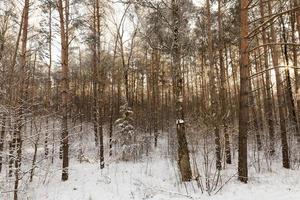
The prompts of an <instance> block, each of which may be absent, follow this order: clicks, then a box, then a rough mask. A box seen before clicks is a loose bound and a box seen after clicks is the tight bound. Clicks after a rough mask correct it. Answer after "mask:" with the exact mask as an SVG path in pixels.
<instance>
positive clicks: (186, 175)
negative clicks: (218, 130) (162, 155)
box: [171, 0, 192, 182]
mask: <svg viewBox="0 0 300 200" xmlns="http://www.w3.org/2000/svg"><path fill="white" fill-rule="evenodd" d="M171 6H172V8H171V9H172V18H173V27H172V28H173V51H172V58H173V66H172V72H173V89H174V95H175V96H174V97H175V101H176V104H175V109H176V131H177V140H178V165H179V169H180V173H181V179H182V181H184V182H185V181H190V180H191V179H192V170H191V165H190V156H189V150H188V144H187V139H186V135H185V121H184V110H183V105H184V104H183V78H182V73H181V64H180V62H181V49H180V48H181V47H180V46H181V45H180V38H181V37H180V30H181V23H180V22H181V20H182V19H181V17H180V16H181V13H180V12H181V10H180V5H179V2H178V1H177V0H172V3H171Z"/></svg>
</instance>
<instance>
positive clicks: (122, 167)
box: [0, 131, 300, 200]
mask: <svg viewBox="0 0 300 200" xmlns="http://www.w3.org/2000/svg"><path fill="white" fill-rule="evenodd" d="M172 133H173V132H172V131H171V132H170V135H169V136H168V137H170V136H171V139H170V138H169V139H170V140H171V141H169V143H170V144H169V146H168V145H167V143H168V141H167V140H168V138H167V134H161V136H160V138H159V141H158V142H159V143H158V147H157V149H154V150H152V151H151V152H150V153H149V156H146V155H145V156H144V157H143V158H142V159H140V160H138V161H135V162H134V161H131V162H125V161H118V160H116V159H113V158H108V155H107V153H108V151H107V149H106V157H105V159H106V160H105V168H104V169H103V170H100V167H99V161H98V160H97V159H96V158H95V157H96V156H95V155H94V153H95V151H96V150H95V148H94V146H93V137H92V134H91V135H90V137H89V138H85V139H84V144H83V146H84V151H85V156H86V158H89V159H88V160H89V162H82V163H79V161H78V159H77V154H78V152H77V150H78V144H75V143H74V142H75V141H76V140H75V138H71V141H70V142H71V144H72V145H71V149H70V157H71V160H70V168H69V172H70V175H69V180H68V181H66V182H62V181H61V160H59V159H58V158H55V160H54V164H51V159H49V160H45V161H41V162H39V165H38V168H36V169H35V176H34V181H33V182H32V183H30V182H29V181H28V179H27V177H24V178H23V180H22V182H21V185H20V190H21V191H20V192H19V199H21V200H23V199H24V200H25V199H30V200H286V199H288V200H299V199H300V170H299V169H298V170H287V169H283V168H282V167H281V162H280V157H278V158H276V159H275V160H274V161H272V163H271V169H272V170H271V171H270V170H268V168H270V167H268V166H267V165H266V162H265V160H264V157H263V156H261V166H260V172H258V170H257V166H256V167H254V166H255V163H254V164H251V166H249V182H248V184H243V183H240V182H239V181H238V180H237V177H236V176H235V175H236V172H237V158H236V156H235V158H234V159H233V161H234V162H233V164H232V165H227V166H226V169H225V170H222V171H221V184H220V185H219V186H218V187H217V189H216V190H214V191H212V192H211V195H209V194H208V192H207V191H204V192H203V193H202V192H201V189H199V188H198V186H197V183H196V181H193V182H191V183H180V178H179V173H178V168H177V164H176V161H175V159H174V156H175V155H176V148H173V147H174V144H173V143H172V137H176V135H175V136H174V135H173V134H172ZM106 139H107V138H106ZM173 139H174V138H173ZM189 141H190V144H193V143H192V142H191V141H198V139H197V138H193V140H191V139H189ZM41 145H43V144H41ZM105 145H106V146H107V141H105ZM199 146H200V147H199ZM190 147H191V146H190ZM193 148H194V147H193ZM201 148H202V147H201V144H198V149H196V150H194V149H193V151H196V152H197V153H196V156H197V158H196V160H197V165H198V169H199V171H200V175H201V178H202V179H201V180H202V183H203V184H204V185H205V178H203V176H204V161H203V156H202V154H201ZM212 149H213V146H212ZM249 149H251V148H249ZM190 150H191V149H190ZM172 151H173V152H172ZM38 152H40V154H39V156H38V160H41V156H42V155H43V148H42V146H41V147H40V148H39V149H38ZM210 152H211V155H214V151H213V150H212V151H210ZM250 152H251V151H250ZM278 152H280V151H279V149H278ZM191 153H192V150H191ZM31 154H32V152H31V149H28V150H26V151H25V150H24V155H31ZM191 155H192V154H191ZM28 158H29V161H30V157H28ZM24 161H25V160H24ZM252 161H253V155H251V156H249V163H252ZM191 162H192V163H194V160H193V156H191ZM209 162H210V163H209V164H210V165H212V166H213V165H214V159H210V160H209ZM29 164H30V162H29ZM249 165H250V164H249ZM22 166H23V171H26V169H28V167H30V165H29V166H26V164H25V163H24V164H23V165H22ZM5 170H6V171H7V169H5ZM193 170H194V168H193ZM3 175H4V176H5V173H2V174H0V192H3V193H0V200H10V199H12V193H9V192H7V191H9V190H10V188H12V187H13V183H14V182H13V180H14V179H13V178H12V179H11V181H9V182H3V180H7V176H6V177H4V176H3ZM210 178H212V176H211V177H210Z"/></svg>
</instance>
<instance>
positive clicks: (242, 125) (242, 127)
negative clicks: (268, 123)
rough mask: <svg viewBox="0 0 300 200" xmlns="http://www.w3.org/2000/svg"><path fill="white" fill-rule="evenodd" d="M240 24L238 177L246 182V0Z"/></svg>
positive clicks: (247, 112) (247, 111)
mask: <svg viewBox="0 0 300 200" xmlns="http://www.w3.org/2000/svg"><path fill="white" fill-rule="evenodd" d="M240 3H241V8H240V9H241V10H240V23H241V29H240V34H241V44H240V56H241V57H240V99H239V101H240V104H239V107H240V109H239V159H238V176H239V180H240V181H241V182H244V183H247V182H248V166H247V134H248V121H249V106H248V96H249V84H250V81H249V75H250V74H249V67H250V66H249V53H248V47H249V41H248V32H249V27H248V6H249V1H248V0H241V1H240Z"/></svg>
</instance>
